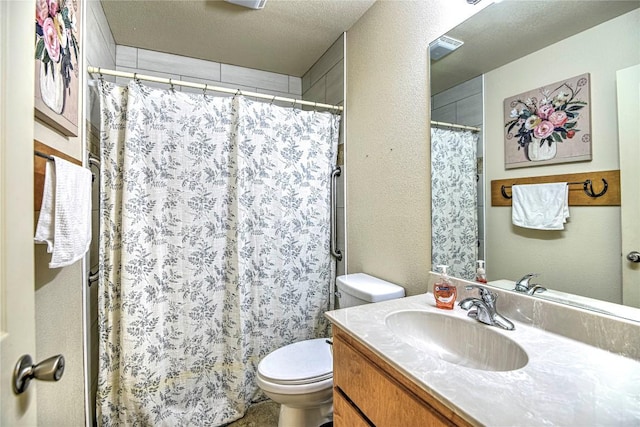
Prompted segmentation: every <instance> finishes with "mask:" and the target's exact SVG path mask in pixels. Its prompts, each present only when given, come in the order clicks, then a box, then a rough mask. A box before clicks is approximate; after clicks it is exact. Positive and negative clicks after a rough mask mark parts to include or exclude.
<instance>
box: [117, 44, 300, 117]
mask: <svg viewBox="0 0 640 427" xmlns="http://www.w3.org/2000/svg"><path fill="white" fill-rule="evenodd" d="M116 69H117V70H118V71H124V72H129V73H139V74H146V75H150V76H156V77H163V78H167V79H174V80H183V81H189V82H193V83H202V84H210V85H214V86H221V87H225V88H230V89H240V90H246V91H249V92H257V93H264V94H268V95H274V96H284V97H287V98H296V99H300V96H301V95H302V79H301V78H300V77H294V76H288V75H286V74H278V73H271V72H269V71H262V70H255V69H252V68H244V67H237V66H235V65H229V64H221V63H219V62H212V61H205V60H203V59H196V58H189V57H186V56H180V55H172V54H168V53H163V52H156V51H152V50H147V49H140V48H136V47H129V46H122V45H118V46H116ZM128 81H129V79H125V78H120V77H119V78H117V79H116V82H117V83H120V84H126V83H127V82H128ZM145 84H148V85H149V86H159V87H164V88H166V87H167V85H163V84H156V83H152V82H145ZM176 90H182V91H185V92H187V91H192V92H201V90H199V89H192V88H188V87H180V86H176ZM216 95H217V96H224V94H221V93H216ZM276 103H277V102H276ZM281 105H284V106H290V105H289V104H281Z"/></svg>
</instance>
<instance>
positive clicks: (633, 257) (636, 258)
mask: <svg viewBox="0 0 640 427" xmlns="http://www.w3.org/2000/svg"><path fill="white" fill-rule="evenodd" d="M627 259H628V260H629V261H631V262H640V252H638V251H631V252H629V254H627Z"/></svg>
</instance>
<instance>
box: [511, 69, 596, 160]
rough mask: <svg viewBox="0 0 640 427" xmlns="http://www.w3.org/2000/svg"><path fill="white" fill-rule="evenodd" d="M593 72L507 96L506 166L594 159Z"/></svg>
mask: <svg viewBox="0 0 640 427" xmlns="http://www.w3.org/2000/svg"><path fill="white" fill-rule="evenodd" d="M590 105H591V101H590V79H589V74H588V73H587V74H582V75H580V76H577V77H573V78H570V79H567V80H564V81H560V82H556V83H552V84H549V85H546V86H543V87H540V88H538V89H534V90H530V91H528V92H524V93H521V94H519V95H516V96H512V97H510V98H507V99H505V100H504V123H505V125H504V130H505V137H504V153H505V168H506V169H513V168H523V167H528V166H540V165H547V164H554V163H569V162H582V161H588V160H591V114H590V113H591V107H590Z"/></svg>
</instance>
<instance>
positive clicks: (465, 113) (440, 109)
mask: <svg viewBox="0 0 640 427" xmlns="http://www.w3.org/2000/svg"><path fill="white" fill-rule="evenodd" d="M431 120H435V121H438V122H447V123H455V124H459V125H465V126H475V127H480V128H481V127H482V121H483V114H482V76H478V77H476V78H474V79H471V80H468V81H466V82H464V83H461V84H459V85H457V86H454V87H452V88H451V89H447V90H445V91H443V92H440V93H438V94H436V95H433V96H432V97H431ZM483 152H484V151H483V141H482V133H480V138H479V139H478V148H477V158H478V240H479V247H478V259H484V254H485V252H484V247H485V246H484V173H483Z"/></svg>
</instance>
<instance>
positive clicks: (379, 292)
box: [336, 273, 404, 308]
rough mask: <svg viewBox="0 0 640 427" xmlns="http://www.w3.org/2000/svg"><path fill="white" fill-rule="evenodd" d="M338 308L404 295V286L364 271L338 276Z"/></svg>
mask: <svg viewBox="0 0 640 427" xmlns="http://www.w3.org/2000/svg"><path fill="white" fill-rule="evenodd" d="M336 285H337V287H338V292H337V294H336V296H337V302H338V304H337V308H346V307H354V306H356V305H362V304H369V303H372V302H380V301H386V300H390V299H395V298H402V297H404V288H403V287H401V286H398V285H395V284H393V283H390V282H387V281H385V280H382V279H378V278H377V277H373V276H369V275H368V274H364V273H354V274H346V275H344V276H338V277H336Z"/></svg>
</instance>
